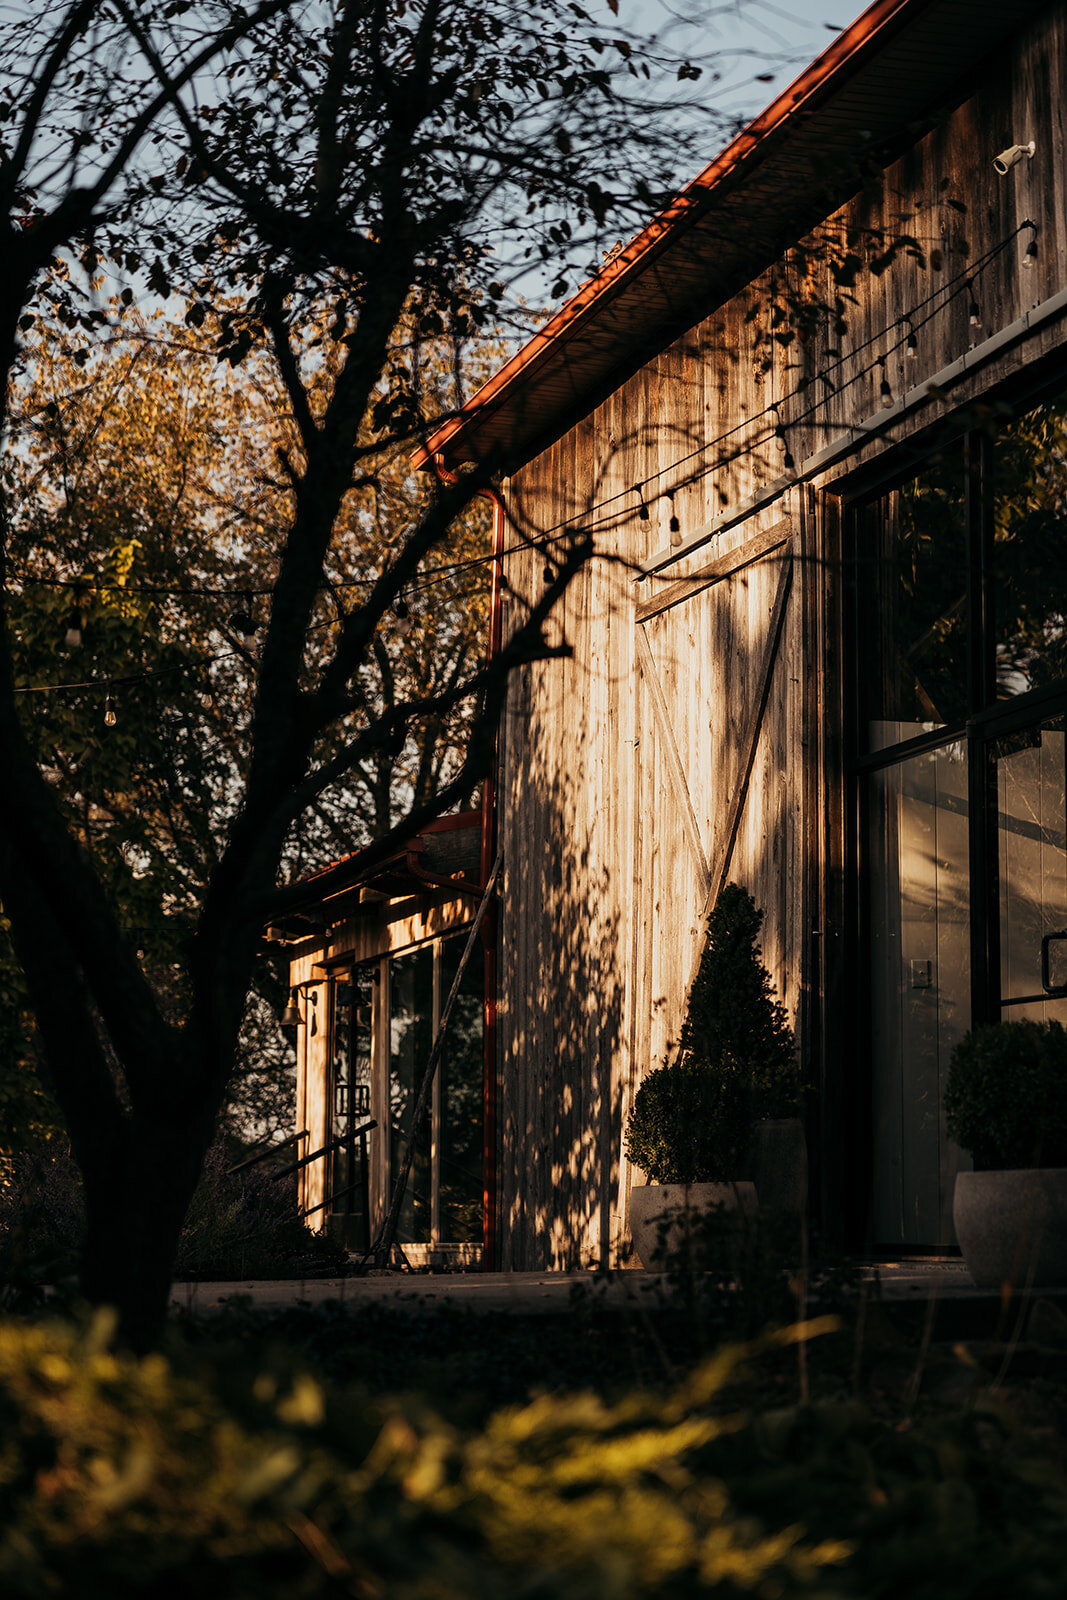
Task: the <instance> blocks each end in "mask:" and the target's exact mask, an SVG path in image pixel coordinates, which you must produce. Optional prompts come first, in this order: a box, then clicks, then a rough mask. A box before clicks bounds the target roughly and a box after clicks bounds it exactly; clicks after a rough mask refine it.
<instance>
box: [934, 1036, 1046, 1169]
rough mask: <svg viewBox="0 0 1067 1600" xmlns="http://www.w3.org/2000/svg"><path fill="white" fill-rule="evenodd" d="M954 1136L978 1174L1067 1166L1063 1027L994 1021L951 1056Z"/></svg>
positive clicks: (948, 1105)
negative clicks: (967, 1151) (1022, 1168)
mask: <svg viewBox="0 0 1067 1600" xmlns="http://www.w3.org/2000/svg"><path fill="white" fill-rule="evenodd" d="M945 1116H946V1120H947V1123H948V1131H949V1133H950V1134H951V1135H952V1137H953V1139H955V1140H956V1142H957V1143H958V1144H961V1145H962V1146H963V1148H964V1149H965V1150H969V1151H970V1152H971V1154H972V1156H973V1157H974V1164H975V1166H976V1167H977V1168H978V1169H979V1171H982V1170H985V1171H990V1170H995V1169H997V1168H1003V1169H1007V1170H1012V1169H1015V1168H1019V1167H1067V1032H1065V1031H1064V1029H1063V1027H1062V1025H1061V1024H1060V1023H1058V1022H1049V1023H1047V1024H1046V1023H1040V1022H994V1023H987V1024H986V1025H984V1026H983V1027H979V1028H975V1029H973V1030H972V1032H970V1033H967V1034H965V1035H964V1036H963V1038H962V1039H961V1040H960V1042H959V1044H958V1045H957V1046H956V1048H955V1050H954V1051H953V1053H952V1061H951V1063H950V1065H949V1072H948V1085H947V1087H946V1090H945Z"/></svg>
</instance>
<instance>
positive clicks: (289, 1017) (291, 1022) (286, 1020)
mask: <svg viewBox="0 0 1067 1600" xmlns="http://www.w3.org/2000/svg"><path fill="white" fill-rule="evenodd" d="M302 1020H303V1019H302V1017H301V1015H300V1007H299V1006H298V1005H297V1003H296V989H295V988H293V989H290V990H289V1004H288V1005H287V1006H286V1008H285V1010H284V1011H283V1012H282V1014H281V1016H280V1017H279V1018H278V1021H279V1022H280V1023H281V1025H282V1027H283V1028H299V1026H300V1024H301V1022H302Z"/></svg>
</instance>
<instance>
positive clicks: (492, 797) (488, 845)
mask: <svg viewBox="0 0 1067 1600" xmlns="http://www.w3.org/2000/svg"><path fill="white" fill-rule="evenodd" d="M433 464H434V471H435V472H436V473H437V476H438V477H439V478H440V479H441V481H442V482H443V483H455V482H456V481H457V480H456V476H455V474H454V473H452V472H449V470H448V468H447V467H446V466H445V463H444V457H443V456H440V455H436V456H434V463H433ZM478 492H479V497H480V498H481V499H483V500H488V501H489V502H490V503H491V504H492V507H493V581H492V587H491V589H490V594H489V641H488V650H487V659H488V660H489V661H492V660H493V658H494V657H495V656H496V655H497V654H498V653H499V650H500V642H501V626H502V624H501V604H500V595H501V578H502V577H503V571H504V531H505V524H504V502H503V500H501V498H500V496H499V494H498V493H497V492H496V490H495V489H481V490H479V491H478ZM495 772H496V761H495V744H494V760H493V762H492V763H491V765H490V768H489V772H488V774H487V776H486V779H485V782H484V784H483V785H482V849H481V881H482V883H483V884H485V883H488V882H489V874H490V873H491V872H492V870H493V860H494V854H495V845H496V837H495V835H496V779H495ZM482 944H483V947H484V952H485V1001H484V1007H485V1009H484V1013H483V1022H482V1038H483V1052H484V1053H483V1063H484V1065H483V1077H482V1099H483V1106H484V1110H485V1134H484V1141H483V1145H482V1271H483V1272H493V1271H494V1270H495V1268H496V1228H497V1225H496V1200H497V1170H496V1098H497V1096H496V1088H497V1084H496V1006H497V972H496V952H497V914H496V906H495V904H494V905H491V906H489V908H488V909H487V911H486V913H485V917H484V919H483V921H482Z"/></svg>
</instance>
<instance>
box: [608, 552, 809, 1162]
mask: <svg viewBox="0 0 1067 1600" xmlns="http://www.w3.org/2000/svg"><path fill="white" fill-rule="evenodd" d="M792 590H793V539H792V528H791V525H790V523H788V522H779V523H777V524H776V525H775V526H774V527H773V528H770V529H768V530H766V531H765V532H763V533H761V534H759V535H756V536H755V537H749V538H747V539H746V540H744V542H742V543H741V544H740V545H739V546H737V547H736V548H735V549H734V550H733V551H731V552H730V553H728V554H725V555H717V556H716V557H715V558H714V559H713V560H711V561H709V562H707V563H706V564H705V565H704V566H703V567H702V568H700V569H699V570H698V571H697V572H696V573H694V574H693V575H692V576H691V577H690V578H688V579H685V580H682V581H679V582H674V583H672V584H662V585H661V586H660V589H659V592H658V593H656V592H653V594H652V595H651V596H649V598H648V599H646V600H644V601H643V602H642V603H641V604H639V605H638V607H637V612H636V624H635V673H636V684H635V707H634V718H635V727H634V791H633V792H634V806H633V852H634V898H633V906H634V916H633V924H632V950H631V955H630V959H631V1012H630V1015H631V1032H632V1045H631V1062H632V1083H631V1094H632V1092H633V1091H634V1090H636V1087H637V1085H638V1084H639V1083H640V1081H641V1079H642V1078H643V1077H644V1076H645V1075H646V1074H647V1073H648V1072H649V1071H650V1070H651V1069H652V1068H653V1067H656V1066H659V1065H661V1064H662V1063H663V1061H664V1060H665V1059H668V1058H669V1057H670V1056H671V1055H672V1054H673V1052H674V1050H675V1046H676V1043H677V1039H678V1034H679V1030H680V1027H681V1024H682V1021H683V1019H684V1015H685V1005H686V998H687V994H688V990H689V987H690V984H691V982H692V979H693V976H694V974H695V968H696V965H697V962H698V960H699V956H700V951H701V948H702V945H703V939H704V925H705V920H706V917H707V914H708V912H709V910H710V909H711V906H712V905H713V904H714V901H715V898H716V896H717V894H718V892H719V890H720V889H721V888H722V886H723V885H724V884H725V883H727V882H730V881H736V882H738V883H741V884H742V885H743V886H744V887H745V888H747V889H748V890H749V891H750V892H751V893H752V894H753V896H754V897H755V899H756V901H757V904H759V905H760V906H761V907H763V909H764V911H765V914H766V921H765V926H764V932H763V940H764V959H765V960H766V961H767V964H768V966H769V967H770V969H771V973H772V976H773V977H774V979H775V982H776V986H777V988H778V990H779V994H780V995H781V996H782V997H783V998H784V999H785V1000H786V1003H787V1005H789V1006H790V1009H792V1007H793V1006H794V1005H795V1002H796V998H797V995H796V980H795V967H796V961H795V948H794V947H795V945H796V943H797V940H796V938H795V937H794V933H795V929H796V927H797V926H798V925H799V921H800V918H801V916H802V911H801V907H800V903H799V901H800V883H801V880H802V879H803V877H804V873H803V871H802V870H799V857H798V849H799V847H800V841H799V840H798V838H797V834H798V831H799V828H798V817H799V801H800V789H801V787H802V785H801V783H800V781H799V775H798V770H797V768H798V760H797V756H798V751H797V748H796V747H797V746H798V745H799V742H800V741H799V734H798V730H799V727H800V724H801V721H802V718H801V717H800V715H799V710H798V708H799V705H800V701H801V688H802V682H801V679H802V672H801V670H800V669H799V667H798V660H797V657H798V652H799V649H800V639H799V628H798V627H797V626H796V622H795V618H794V615H793V613H794V612H795V611H796V610H797V609H798V608H797V607H796V606H794V605H793V604H792V603H791V595H792ZM634 1181H638V1182H639V1181H641V1180H640V1175H639V1174H636V1175H635V1177H634ZM624 1187H628V1183H624Z"/></svg>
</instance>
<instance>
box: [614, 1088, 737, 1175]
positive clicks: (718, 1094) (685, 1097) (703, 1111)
mask: <svg viewBox="0 0 1067 1600" xmlns="http://www.w3.org/2000/svg"><path fill="white" fill-rule="evenodd" d="M751 1130H752V1121H751V1109H750V1096H749V1093H748V1086H747V1083H746V1081H745V1080H744V1078H743V1077H742V1076H741V1074H740V1073H739V1072H737V1071H734V1070H732V1064H731V1063H728V1062H723V1063H722V1065H721V1070H719V1071H712V1070H709V1068H708V1067H707V1066H706V1065H705V1064H704V1063H703V1062H697V1061H693V1060H683V1061H678V1062H674V1063H672V1064H671V1065H669V1066H664V1067H656V1068H655V1070H654V1071H652V1072H650V1073H649V1075H648V1077H647V1078H646V1079H645V1081H644V1082H643V1083H642V1085H641V1087H640V1088H639V1089H638V1091H637V1094H636V1095H635V1097H634V1103H633V1109H632V1110H631V1112H630V1117H629V1120H628V1122H627V1124H626V1154H627V1155H628V1157H629V1158H630V1160H631V1161H633V1162H634V1163H635V1164H636V1165H637V1166H639V1167H640V1168H641V1171H642V1172H644V1173H645V1174H646V1176H647V1177H648V1179H649V1180H650V1182H652V1183H723V1182H725V1181H727V1180H728V1179H730V1178H736V1177H737V1175H738V1173H739V1172H740V1170H741V1166H742V1164H743V1162H744V1159H745V1153H746V1150H747V1147H748V1141H749V1136H750V1134H751Z"/></svg>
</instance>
